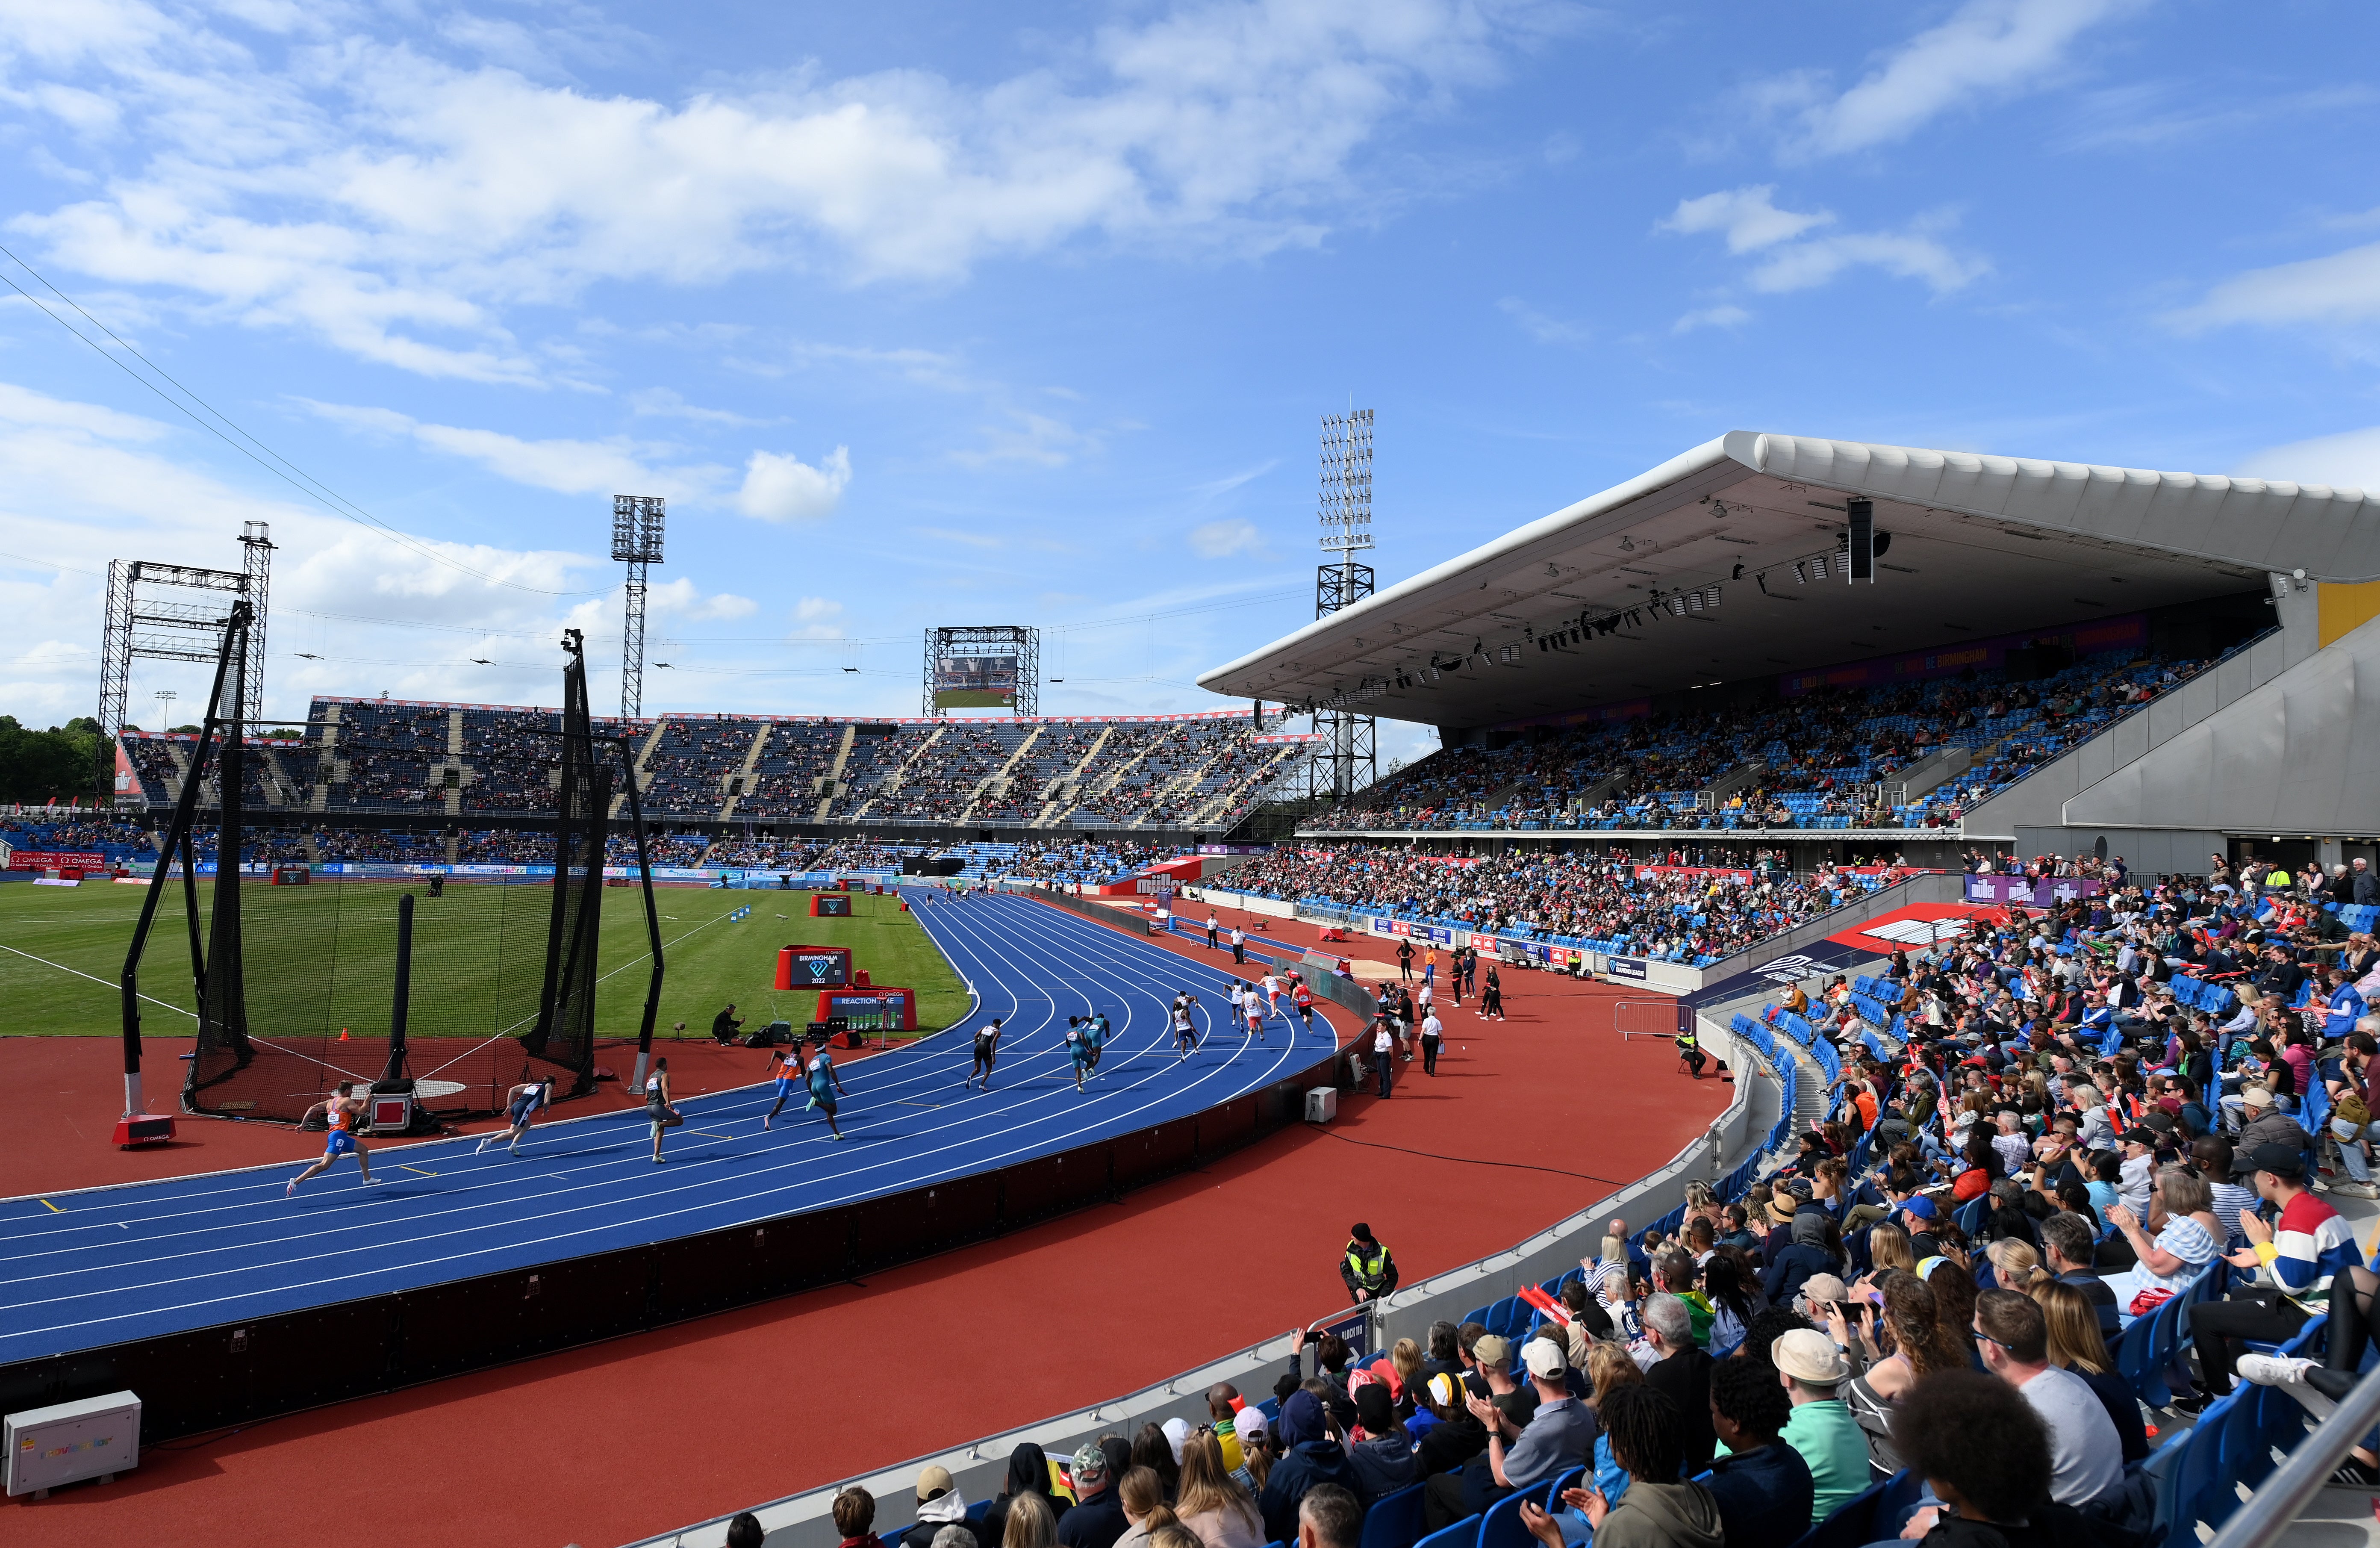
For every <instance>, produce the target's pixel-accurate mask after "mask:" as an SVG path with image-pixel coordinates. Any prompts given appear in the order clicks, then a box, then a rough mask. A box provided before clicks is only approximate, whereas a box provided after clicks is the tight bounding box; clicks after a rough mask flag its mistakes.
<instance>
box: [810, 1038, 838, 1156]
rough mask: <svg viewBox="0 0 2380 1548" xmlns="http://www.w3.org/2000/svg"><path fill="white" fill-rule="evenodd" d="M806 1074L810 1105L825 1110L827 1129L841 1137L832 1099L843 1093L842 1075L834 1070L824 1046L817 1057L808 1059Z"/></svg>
mask: <svg viewBox="0 0 2380 1548" xmlns="http://www.w3.org/2000/svg"><path fill="white" fill-rule="evenodd" d="M807 1075H808V1079H809V1084H810V1105H811V1106H813V1107H821V1108H824V1109H825V1110H826V1127H827V1129H828V1131H829V1132H831V1133H832V1134H833V1136H834V1137H835V1138H836V1139H838V1140H840V1139H842V1138H843V1126H842V1125H840V1124H838V1123H836V1122H835V1121H834V1099H835V1098H836V1097H837V1096H839V1095H841V1094H843V1077H842V1076H840V1075H837V1074H836V1073H835V1072H834V1060H833V1059H832V1057H831V1056H829V1054H827V1051H826V1049H825V1048H824V1047H820V1049H819V1051H818V1055H817V1057H815V1058H813V1059H811V1060H810V1062H809V1068H808V1070H807Z"/></svg>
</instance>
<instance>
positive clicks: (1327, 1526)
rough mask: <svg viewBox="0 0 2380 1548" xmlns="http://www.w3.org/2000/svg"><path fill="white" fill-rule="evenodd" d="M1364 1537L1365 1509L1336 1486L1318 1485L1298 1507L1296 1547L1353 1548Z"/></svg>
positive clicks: (1333, 1484) (1351, 1495) (1350, 1495)
mask: <svg viewBox="0 0 2380 1548" xmlns="http://www.w3.org/2000/svg"><path fill="white" fill-rule="evenodd" d="M1363 1537H1364V1507H1363V1506H1362V1505H1358V1504H1356V1503H1355V1496H1354V1495H1353V1494H1351V1493H1348V1492H1347V1491H1346V1490H1344V1489H1342V1488H1340V1487H1339V1486H1338V1485H1337V1484H1335V1483H1318V1484H1316V1485H1315V1486H1314V1487H1313V1488H1312V1489H1310V1490H1308V1491H1307V1492H1306V1495H1305V1499H1304V1500H1303V1501H1301V1502H1299V1504H1298V1507H1297V1548H1356V1544H1357V1543H1359V1542H1362V1541H1363Z"/></svg>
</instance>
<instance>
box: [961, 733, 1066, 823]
mask: <svg viewBox="0 0 2380 1548" xmlns="http://www.w3.org/2000/svg"><path fill="white" fill-rule="evenodd" d="M1048 729H1049V727H1048V726H1046V725H1036V726H1034V727H1033V728H1032V729H1031V730H1029V731H1027V732H1026V733H1025V739H1024V740H1023V741H1021V742H1018V743H1017V744H1016V750H1015V751H1014V752H1012V753H1010V754H1009V755H1008V761H1007V762H1004V763H1002V764H1001V765H1000V767H999V768H998V769H997V770H995V771H994V772H993V773H992V774H990V776H988V777H987V778H985V779H983V780H982V781H980V782H979V783H977V786H976V787H975V793H974V794H972V795H970V796H969V797H967V803H966V805H965V808H963V809H962V810H961V811H960V812H959V816H958V823H959V825H960V826H961V827H965V825H966V823H967V822H968V820H969V819H971V818H973V817H974V816H975V812H976V808H977V807H979V806H981V805H982V804H983V803H984V802H985V801H987V800H997V799H999V798H1002V797H1004V796H1006V795H1007V794H1008V782H1009V781H1010V780H1011V779H1012V778H1014V776H1015V773H1016V766H1017V765H1018V764H1019V763H1022V762H1025V755H1026V753H1027V752H1029V751H1031V750H1032V749H1033V744H1034V743H1035V742H1038V741H1039V740H1040V739H1041V733H1042V732H1044V731H1046V730H1048ZM1010 847H1011V848H1012V849H1014V847H1015V846H1014V845H1011V846H1010Z"/></svg>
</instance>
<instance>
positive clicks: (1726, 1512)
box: [1708, 1359, 1814, 1542]
mask: <svg viewBox="0 0 2380 1548" xmlns="http://www.w3.org/2000/svg"><path fill="white" fill-rule="evenodd" d="M1710 1381H1711V1386H1710V1411H1711V1428H1712V1429H1713V1430H1714V1431H1716V1432H1718V1441H1719V1445H1720V1447H1721V1448H1722V1450H1723V1452H1724V1455H1722V1456H1720V1457H1718V1459H1717V1460H1716V1461H1714V1462H1713V1463H1712V1464H1711V1476H1710V1478H1709V1480H1708V1487H1709V1489H1710V1492H1711V1495H1712V1497H1713V1498H1714V1499H1716V1500H1717V1501H1718V1514H1719V1521H1720V1523H1721V1525H1722V1526H1723V1527H1724V1529H1725V1531H1726V1536H1727V1540H1728V1541H1729V1542H1792V1541H1793V1540H1794V1539H1795V1538H1796V1537H1799V1536H1800V1535H1801V1534H1802V1533H1803V1532H1805V1531H1807V1530H1809V1528H1810V1512H1811V1508H1812V1500H1813V1498H1814V1487H1813V1484H1812V1481H1811V1476H1810V1466H1809V1464H1808V1463H1806V1462H1804V1461H1803V1459H1802V1457H1801V1455H1800V1454H1799V1453H1797V1452H1796V1451H1794V1450H1793V1449H1792V1448H1791V1446H1788V1445H1787V1444H1784V1442H1783V1441H1782V1440H1781V1439H1779V1436H1780V1435H1781V1434H1782V1433H1783V1432H1784V1429H1785V1425H1786V1422H1787V1420H1790V1419H1791V1417H1792V1413H1793V1403H1792V1399H1791V1397H1789V1396H1787V1394H1786V1389H1785V1385H1784V1384H1780V1383H1779V1382H1778V1380H1777V1379H1776V1372H1774V1371H1771V1370H1770V1369H1769V1366H1768V1362H1767V1361H1766V1360H1763V1359H1723V1360H1720V1361H1718V1363H1716V1364H1714V1365H1713V1366H1712V1367H1711V1378H1710Z"/></svg>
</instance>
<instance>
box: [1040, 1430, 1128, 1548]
mask: <svg viewBox="0 0 2380 1548" xmlns="http://www.w3.org/2000/svg"><path fill="white" fill-rule="evenodd" d="M1109 1463H1110V1458H1109V1457H1108V1454H1107V1450H1106V1448H1105V1447H1104V1446H1102V1445H1100V1444H1098V1443H1096V1442H1094V1443H1092V1444H1088V1445H1086V1446H1084V1447H1082V1448H1081V1449H1080V1450H1078V1451H1076V1452H1075V1460H1074V1467H1073V1469H1072V1471H1071V1473H1070V1476H1071V1478H1072V1479H1073V1481H1074V1485H1075V1508H1074V1509H1072V1510H1070V1511H1068V1512H1066V1514H1065V1517H1064V1518H1063V1519H1062V1520H1061V1521H1060V1522H1059V1523H1058V1542H1059V1543H1060V1545H1061V1548H1115V1542H1116V1539H1118V1538H1120V1537H1122V1536H1123V1534H1124V1531H1125V1530H1126V1529H1127V1528H1129V1527H1130V1526H1131V1525H1132V1523H1131V1522H1129V1521H1127V1520H1125V1519H1124V1516H1123V1501H1122V1500H1121V1499H1119V1498H1118V1497H1117V1495H1116V1491H1115V1475H1114V1474H1113V1473H1111V1471H1110V1470H1109Z"/></svg>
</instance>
